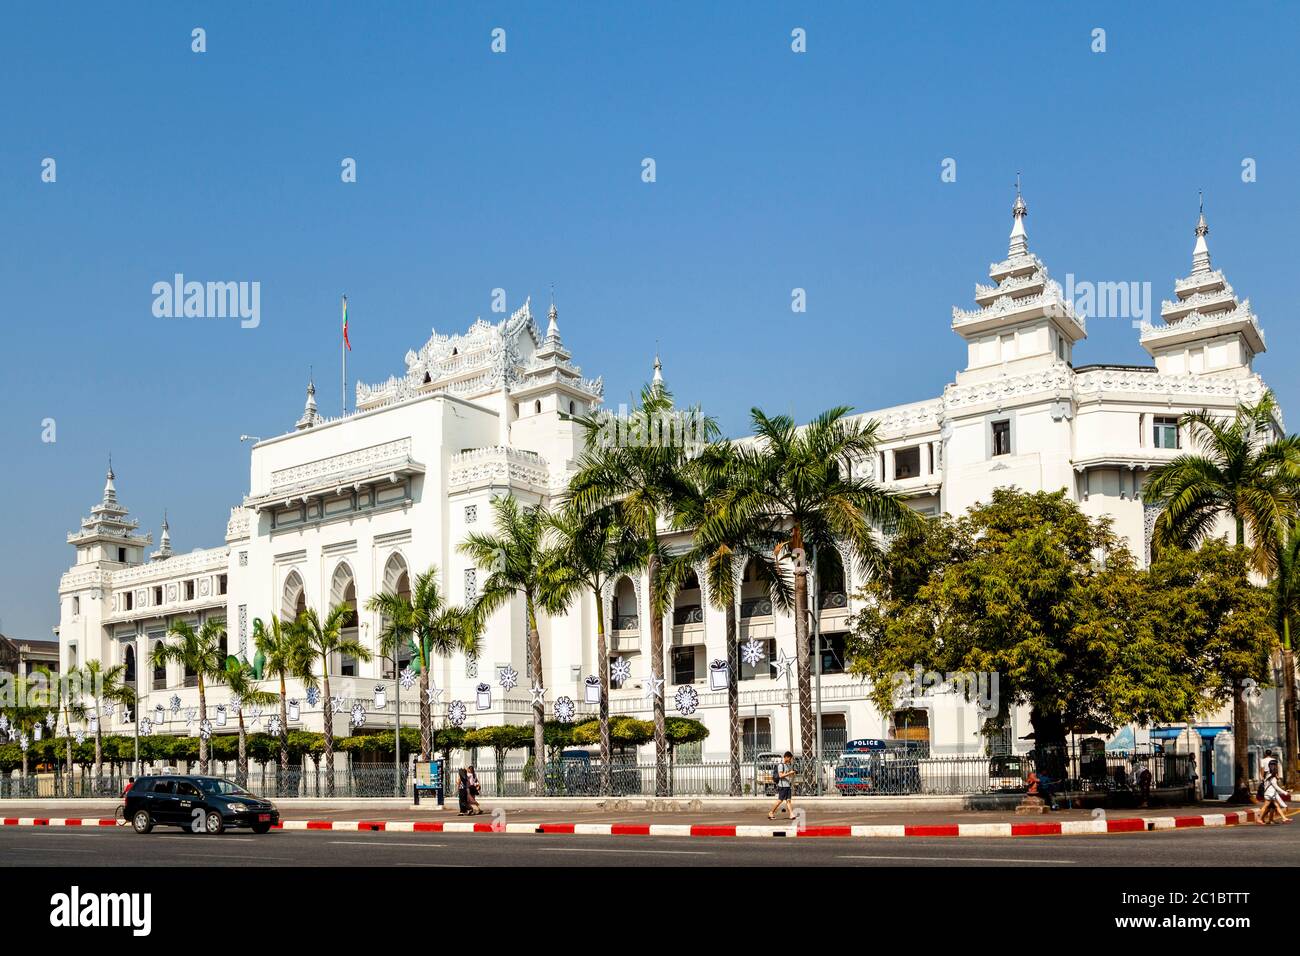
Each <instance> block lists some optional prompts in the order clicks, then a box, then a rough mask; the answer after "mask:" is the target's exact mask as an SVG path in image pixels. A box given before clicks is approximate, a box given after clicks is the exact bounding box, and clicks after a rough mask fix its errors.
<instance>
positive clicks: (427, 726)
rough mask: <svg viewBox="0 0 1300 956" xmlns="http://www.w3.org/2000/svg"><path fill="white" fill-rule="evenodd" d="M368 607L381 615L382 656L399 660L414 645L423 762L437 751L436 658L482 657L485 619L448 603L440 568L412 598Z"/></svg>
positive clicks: (381, 599)
mask: <svg viewBox="0 0 1300 956" xmlns="http://www.w3.org/2000/svg"><path fill="white" fill-rule="evenodd" d="M366 607H367V608H369V609H370V610H372V611H378V612H379V614H380V617H381V620H382V622H383V627H382V630H381V631H380V634H379V648H380V653H381V654H384V655H386V656H388V657H394V658H395V655H396V653H397V647H398V646H400V645H401V643H402V642H403V641H409V642H410V644H411V648H412V651H413V652H414V655H415V657H414V667H413V669H415V670H418V672H419V675H420V759H421V760H428V759H430V755H431V754H433V753H434V752H435V751H436V746H435V741H434V736H435V735H434V729H433V709H432V704H431V702H430V699H429V670H430V667H431V666H432V661H433V658H434V657H435V656H437V657H450V656H452V655H453V654H455V653H457V652H459V653H462V654H466V655H473V654H477V653H478V647H479V634H480V633H481V630H482V621H481V617H480V616H478V615H476V614H474V613H472V612H471V611H470V610H468V609H465V608H460V607H456V606H454V605H451V604H448V603H447V601H446V599H445V598H444V596H443V593H442V587H441V585H440V584H439V583H438V569H437V568H435V567H430V568H429V570H427V571H425V572H424V573H423V574H419V575H417V576H416V578H415V587H414V588H413V589H412V590H411V594H410V597H409V598H407V597H403V596H402V595H398V594H395V593H389V592H385V593H382V594H376V595H374V596H373V597H372V598H371V599H370V600H369V601H368V602H366ZM444 765H445V764H444Z"/></svg>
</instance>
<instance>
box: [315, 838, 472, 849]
mask: <svg viewBox="0 0 1300 956" xmlns="http://www.w3.org/2000/svg"><path fill="white" fill-rule="evenodd" d="M329 842H330V844H331V845H332V846H363V847H365V848H366V849H369V850H373V849H375V848H376V847H390V846H414V847H419V848H420V849H424V848H425V847H426V846H446V845H447V844H445V843H389V842H388V841H387V840H385V841H383V842H382V843H381V842H379V841H378V840H376V841H373V842H372V841H370V840H330V841H329Z"/></svg>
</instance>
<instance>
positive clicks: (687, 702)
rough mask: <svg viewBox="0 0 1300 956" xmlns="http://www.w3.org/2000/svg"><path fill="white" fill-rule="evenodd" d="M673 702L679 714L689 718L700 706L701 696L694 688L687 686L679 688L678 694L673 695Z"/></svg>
mask: <svg viewBox="0 0 1300 956" xmlns="http://www.w3.org/2000/svg"><path fill="white" fill-rule="evenodd" d="M673 702H674V703H675V704H676V705H677V713H679V714H681V715H682V716H683V717H689V716H690V715H691V714H693V713H695V708H696V707H698V706H700V695H699V692H698V691H696V689H695V688H694V687H692V686H691V685H690V684H686V685H684V686H682V687H679V688H677V693H676V694H674V695H673Z"/></svg>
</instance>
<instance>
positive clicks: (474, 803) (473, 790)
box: [465, 765, 483, 814]
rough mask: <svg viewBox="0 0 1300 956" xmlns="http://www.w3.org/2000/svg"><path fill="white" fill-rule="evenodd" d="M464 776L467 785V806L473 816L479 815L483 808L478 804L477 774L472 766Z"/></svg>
mask: <svg viewBox="0 0 1300 956" xmlns="http://www.w3.org/2000/svg"><path fill="white" fill-rule="evenodd" d="M465 776H466V779H467V781H468V783H469V805H470V807H471V808H472V809H473V811H474V813H475V814H480V813H482V812H483V808H482V807H480V806H479V804H478V795H479V784H478V774H476V773H475V772H474V767H473V766H472V765H471V766H470V767H469V768H468V770H467V772H466V774H465Z"/></svg>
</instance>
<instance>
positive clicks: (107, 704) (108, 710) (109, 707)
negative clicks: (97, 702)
mask: <svg viewBox="0 0 1300 956" xmlns="http://www.w3.org/2000/svg"><path fill="white" fill-rule="evenodd" d="M113 709H114V708H113V702H112V701H111V700H106V701H104V707H103V710H104V716H105V717H112V716H113Z"/></svg>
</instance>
